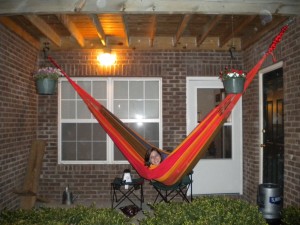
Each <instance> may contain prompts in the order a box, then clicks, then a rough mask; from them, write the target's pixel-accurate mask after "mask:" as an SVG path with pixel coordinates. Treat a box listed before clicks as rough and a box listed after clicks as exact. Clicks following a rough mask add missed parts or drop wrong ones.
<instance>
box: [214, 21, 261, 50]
mask: <svg viewBox="0 0 300 225" xmlns="http://www.w3.org/2000/svg"><path fill="white" fill-rule="evenodd" d="M255 17H256V15H250V16H247V17H246V18H245V19H244V20H243V21H242V22H241V23H239V25H238V26H237V27H235V28H232V29H228V30H227V32H226V33H225V34H222V36H220V43H219V46H220V48H222V47H223V46H224V45H225V44H226V43H227V42H228V41H229V40H230V39H232V38H234V34H237V33H238V32H240V31H241V30H242V29H243V28H244V27H246V26H247V25H248V24H249V23H251V21H253V20H254V19H255Z"/></svg>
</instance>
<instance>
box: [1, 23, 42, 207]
mask: <svg viewBox="0 0 300 225" xmlns="http://www.w3.org/2000/svg"><path fill="white" fill-rule="evenodd" d="M0 33H1V35H0V108H1V110H0V209H2V208H4V207H6V208H14V207H16V206H17V205H18V202H19V198H18V196H17V195H16V194H14V193H13V190H14V189H20V188H21V187H22V185H23V181H24V180H23V179H24V174H25V170H26V166H27V161H28V153H29V151H30V148H31V142H32V140H34V139H36V124H37V117H36V116H37V111H36V108H37V95H36V92H35V86H34V82H33V79H32V75H31V73H32V71H33V70H34V65H35V63H36V58H37V54H38V51H37V50H36V49H34V48H33V47H31V46H30V45H29V44H27V43H26V42H24V41H23V40H22V39H21V38H19V37H18V36H16V35H14V34H13V33H11V32H10V31H8V30H7V29H5V28H4V27H3V26H2V25H0Z"/></svg>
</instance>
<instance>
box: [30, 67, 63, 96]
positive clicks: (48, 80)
mask: <svg viewBox="0 0 300 225" xmlns="http://www.w3.org/2000/svg"><path fill="white" fill-rule="evenodd" d="M61 75H62V73H61V72H60V70H58V69H57V68H53V67H42V68H40V69H38V71H37V72H36V73H35V74H34V75H33V78H34V79H35V81H36V89H37V93H38V94H41V95H53V94H55V92H56V87H57V80H58V78H59V77H60V76H61Z"/></svg>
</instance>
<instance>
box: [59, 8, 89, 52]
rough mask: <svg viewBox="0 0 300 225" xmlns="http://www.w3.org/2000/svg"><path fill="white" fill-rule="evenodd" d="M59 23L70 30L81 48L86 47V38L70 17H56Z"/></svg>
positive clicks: (62, 15)
mask: <svg viewBox="0 0 300 225" xmlns="http://www.w3.org/2000/svg"><path fill="white" fill-rule="evenodd" d="M56 16H57V18H58V19H59V21H60V22H61V23H62V24H63V25H64V26H65V27H66V28H67V29H68V31H69V32H70V33H71V35H72V36H73V37H74V38H75V40H76V41H77V42H78V44H79V45H80V46H81V47H84V38H83V36H82V35H81V33H80V32H79V30H78V29H77V27H76V26H75V24H74V23H73V22H72V21H71V20H70V17H69V16H67V15H64V14H61V15H56Z"/></svg>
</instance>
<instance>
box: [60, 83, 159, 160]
mask: <svg viewBox="0 0 300 225" xmlns="http://www.w3.org/2000/svg"><path fill="white" fill-rule="evenodd" d="M73 80H74V81H75V82H77V83H78V84H79V85H80V86H81V87H82V88H83V89H85V90H86V91H87V92H88V93H90V94H91V95H92V96H93V97H94V98H95V99H96V100H97V101H99V102H100V103H101V104H102V105H104V106H105V107H107V108H108V109H109V110H110V111H112V112H113V113H114V114H115V115H116V116H117V117H118V118H120V119H121V120H122V121H123V122H124V123H125V124H127V125H128V126H129V127H130V128H132V129H134V130H135V131H136V132H138V133H139V134H140V135H141V136H142V137H144V138H145V139H146V140H147V141H149V142H150V143H152V144H154V145H156V146H158V147H161V142H162V138H161V137H162V134H161V132H162V129H161V126H162V118H161V79H159V78H73ZM58 131H59V132H58V133H59V148H58V151H59V153H58V157H59V159H58V161H59V163H64V164H68V163H72V164H74V163H75V164H76V163H77V164H101V163H102V164H105V163H126V162H127V161H126V159H125V158H124V156H123V154H122V153H121V152H120V151H119V149H118V148H117V147H116V146H115V145H114V144H113V143H112V141H111V139H110V138H109V137H108V135H107V134H106V133H105V132H104V130H103V129H102V127H101V126H100V125H99V124H98V122H97V120H96V119H95V118H94V117H93V115H92V114H91V113H90V111H89V110H88V108H87V107H86V105H85V103H84V102H83V100H82V99H81V98H80V96H79V95H78V94H77V93H76V92H75V91H74V89H73V88H72V86H71V85H70V84H69V82H68V81H67V80H66V79H64V78H62V79H61V80H60V82H59V128H58Z"/></svg>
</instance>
